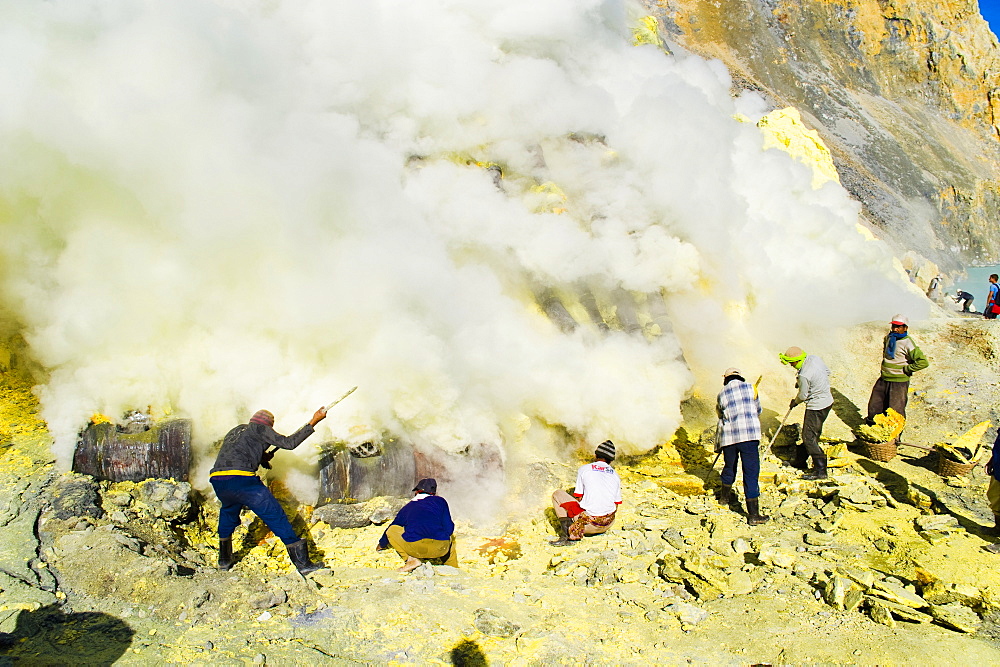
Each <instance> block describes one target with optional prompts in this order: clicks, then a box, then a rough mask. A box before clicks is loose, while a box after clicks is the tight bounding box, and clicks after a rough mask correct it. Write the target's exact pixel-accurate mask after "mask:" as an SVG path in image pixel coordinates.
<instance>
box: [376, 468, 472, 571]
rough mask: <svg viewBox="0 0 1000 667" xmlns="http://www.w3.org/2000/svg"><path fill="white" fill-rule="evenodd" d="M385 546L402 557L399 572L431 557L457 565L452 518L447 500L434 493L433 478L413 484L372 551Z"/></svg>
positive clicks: (414, 567)
mask: <svg viewBox="0 0 1000 667" xmlns="http://www.w3.org/2000/svg"><path fill="white" fill-rule="evenodd" d="M389 546H392V548H393V549H395V550H396V553H398V554H399V557H400V558H402V559H403V560H404V561H406V562H405V563H403V567H401V568H399V571H400V572H410V571H412V570H415V569H417V568H418V567H420V565H421V564H422V563H423V562H424V561H425V560H430V559H432V558H440V559H443V560H444V564H445V565H450V566H451V567H458V552H457V551H456V550H455V522H454V521H452V519H451V509H450V508H449V507H448V501H447V500H445V499H444V498H442V497H440V496H439V495H438V494H437V480H435V479H432V478H429V477H428V478H426V479H422V480H420V481H419V482H417V485H416V486H415V487H413V499H412V500H411V501H410V502H408V503H406V504H405V505H403V507H402V508H401V509H400V510H399V512H397V513H396V518H395V519H393V520H392V523H390V524H389V527H388V528H386V529H385V532H384V533H382V538H381V539H380V540H379V541H378V545H377V546H376V547H375V551H382V550H383V549H386V548H388V547H389Z"/></svg>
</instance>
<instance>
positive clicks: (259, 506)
mask: <svg viewBox="0 0 1000 667" xmlns="http://www.w3.org/2000/svg"><path fill="white" fill-rule="evenodd" d="M209 481H211V482H212V487H213V488H214V489H215V495H216V497H218V499H219V502H220V503H222V509H220V510H219V538H220V539H223V540H225V539H229V538H230V537H232V536H233V531H235V530H236V526H238V525H240V511H242V509H243V508H244V507H246V508H247V509H249V510H250V511H251V512H253V513H254V514H256V515H257V516H259V517H260V520H261V521H263V522H264V524H265V525H266V526H267V527H268V528H270V529H271V532H272V533H274V534H275V535H277V536H278V538H279V539H280V540H281V541H282V542H284V543H285V544H291V543H293V542H298V541H299V536H298V535H296V534H295V529H294V528H292V524H291V523H290V522H289V521H288V517H287V516H285V510H283V509H281V505H280V504H278V499H277V498H275V497H274V494H273V493H271V490H270V489H268V488H267V487H266V486H264V482H262V481H260V477H257V475H251V476H248V477H242V476H232V477H212V478H211V479H210V480H209Z"/></svg>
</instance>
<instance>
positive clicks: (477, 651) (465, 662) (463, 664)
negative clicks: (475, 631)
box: [450, 639, 490, 667]
mask: <svg viewBox="0 0 1000 667" xmlns="http://www.w3.org/2000/svg"><path fill="white" fill-rule="evenodd" d="M450 657H451V664H453V665H455V667H486V665H489V664H490V663H489V661H488V660H487V659H486V654H485V653H483V649H481V648H479V644H477V643H476V642H474V641H472V640H471V639H463V640H462V641H460V642H458V643H457V644H455V647H454V648H453V649H451V655H450Z"/></svg>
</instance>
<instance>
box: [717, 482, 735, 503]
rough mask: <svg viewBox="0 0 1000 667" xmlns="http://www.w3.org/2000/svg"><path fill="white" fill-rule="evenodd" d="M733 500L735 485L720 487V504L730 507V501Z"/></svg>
mask: <svg viewBox="0 0 1000 667" xmlns="http://www.w3.org/2000/svg"><path fill="white" fill-rule="evenodd" d="M732 498H733V485H732V484H723V485H722V486H721V487H719V504H720V505H722V506H724V507H725V506H728V505H729V501H730V500H732Z"/></svg>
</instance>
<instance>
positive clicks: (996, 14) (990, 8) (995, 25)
mask: <svg viewBox="0 0 1000 667" xmlns="http://www.w3.org/2000/svg"><path fill="white" fill-rule="evenodd" d="M979 13H980V14H982V15H983V18H984V19H986V22H987V23H989V24H990V29H992V30H993V34H994V35H996V34H1000V0H979Z"/></svg>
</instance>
